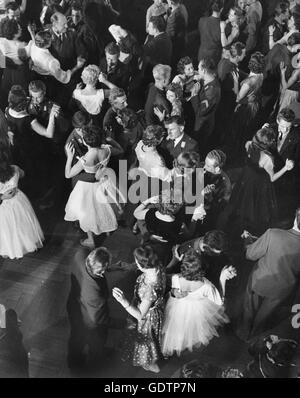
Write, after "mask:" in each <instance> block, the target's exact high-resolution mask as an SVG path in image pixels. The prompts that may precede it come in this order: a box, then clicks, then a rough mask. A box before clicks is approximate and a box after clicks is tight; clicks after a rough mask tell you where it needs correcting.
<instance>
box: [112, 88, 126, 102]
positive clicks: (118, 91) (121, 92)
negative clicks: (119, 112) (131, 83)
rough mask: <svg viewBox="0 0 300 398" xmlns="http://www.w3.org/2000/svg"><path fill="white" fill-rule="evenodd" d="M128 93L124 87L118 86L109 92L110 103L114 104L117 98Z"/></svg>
mask: <svg viewBox="0 0 300 398" xmlns="http://www.w3.org/2000/svg"><path fill="white" fill-rule="evenodd" d="M125 96H126V93H125V91H124V90H123V89H122V88H119V87H116V88H113V89H112V90H110V92H109V98H108V100H109V103H110V104H111V105H112V104H113V103H114V102H115V100H116V99H117V98H120V97H125Z"/></svg>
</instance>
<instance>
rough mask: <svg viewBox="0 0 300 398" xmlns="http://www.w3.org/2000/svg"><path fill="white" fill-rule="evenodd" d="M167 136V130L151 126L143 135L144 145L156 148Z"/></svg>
mask: <svg viewBox="0 0 300 398" xmlns="http://www.w3.org/2000/svg"><path fill="white" fill-rule="evenodd" d="M164 136H165V130H164V129H163V128H162V127H161V126H157V125H150V126H148V127H147V128H146V130H145V131H144V133H143V138H142V141H143V144H144V145H145V146H148V147H156V146H157V145H159V144H160V143H161V141H162V139H163V138H164Z"/></svg>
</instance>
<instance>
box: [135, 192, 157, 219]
mask: <svg viewBox="0 0 300 398" xmlns="http://www.w3.org/2000/svg"><path fill="white" fill-rule="evenodd" d="M158 202H159V196H153V197H152V198H149V199H147V200H144V202H142V203H141V204H140V205H139V206H138V207H137V208H136V209H135V211H134V213H133V215H134V217H135V218H136V219H137V220H141V221H143V220H145V216H146V214H147V211H148V210H149V209H147V206H148V205H150V204H157V203H158Z"/></svg>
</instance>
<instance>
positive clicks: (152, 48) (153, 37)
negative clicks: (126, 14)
mask: <svg viewBox="0 0 300 398" xmlns="http://www.w3.org/2000/svg"><path fill="white" fill-rule="evenodd" d="M148 33H149V36H148V38H147V41H146V43H145V44H144V47H143V50H144V61H143V70H144V78H145V82H148V83H149V82H151V80H152V70H153V67H154V66H155V65H158V64H163V65H171V59H172V40H171V39H170V37H169V36H168V34H167V33H166V21H165V19H164V18H163V16H161V15H159V16H157V17H155V16H153V17H151V18H150V21H149V25H148Z"/></svg>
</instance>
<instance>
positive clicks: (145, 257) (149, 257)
mask: <svg viewBox="0 0 300 398" xmlns="http://www.w3.org/2000/svg"><path fill="white" fill-rule="evenodd" d="M133 256H134V258H135V259H136V260H137V262H138V263H139V264H140V266H141V267H142V268H144V269H151V268H159V267H160V266H161V263H160V261H159V259H158V256H157V254H156V253H155V252H154V250H153V249H152V247H151V246H149V245H145V246H140V247H138V248H136V249H135V250H134V252H133Z"/></svg>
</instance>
